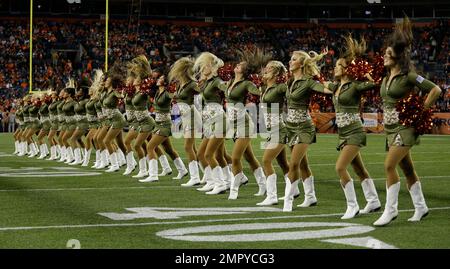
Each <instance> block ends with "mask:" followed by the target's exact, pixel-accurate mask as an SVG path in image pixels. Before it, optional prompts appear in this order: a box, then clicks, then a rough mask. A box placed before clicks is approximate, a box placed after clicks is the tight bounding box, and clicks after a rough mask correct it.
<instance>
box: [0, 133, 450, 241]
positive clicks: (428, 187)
mask: <svg viewBox="0 0 450 269" xmlns="http://www.w3.org/2000/svg"><path fill="white" fill-rule="evenodd" d="M336 139H337V137H336V135H326V134H321V135H318V139H317V143H316V144H314V145H312V146H311V147H310V149H309V153H308V155H309V161H310V165H311V169H312V171H313V173H314V175H315V182H316V194H317V197H318V200H319V205H318V206H317V207H312V208H306V209H300V208H297V207H294V211H293V212H292V213H283V212H253V213H245V214H238V215H215V216H185V217H180V218H179V219H152V218H141V219H134V220H122V221H116V220H112V219H109V218H106V217H104V216H101V215H99V214H98V213H100V212H116V213H127V212H128V211H126V210H125V208H133V207H175V208H178V207H180V208H185V207H189V208H204V207H256V205H255V204H256V203H257V202H260V201H262V199H263V198H261V197H255V196H253V194H254V193H255V192H256V191H257V186H256V182H255V179H254V176H253V173H252V172H251V171H250V169H249V167H248V164H247V163H245V161H244V172H245V174H246V175H247V176H248V177H249V179H250V183H249V184H248V185H246V186H243V187H241V189H240V192H239V198H238V200H235V201H228V200H227V197H228V193H227V194H225V195H211V196H210V195H205V194H203V193H201V192H198V191H196V190H195V188H182V187H180V186H179V184H180V183H181V182H180V181H177V180H173V179H172V176H167V177H163V178H160V181H159V182H155V183H139V182H138V181H137V180H136V179H133V178H132V177H125V176H122V175H121V174H122V172H123V168H122V169H121V171H122V172H120V173H114V174H106V173H103V172H101V173H102V174H101V175H99V176H84V177H62V176H60V177H36V176H34V175H30V176H28V177H22V178H17V177H0V205H1V213H0V248H66V243H67V241H68V240H69V239H77V240H79V241H80V242H81V248H224V249H236V248H250V249H252V248H263V249H264V248H357V247H354V246H348V245H342V244H334V243H325V242H320V240H322V239H308V240H288V241H283V240H274V241H268V242H261V241H256V242H189V241H180V240H170V239H164V238H162V237H159V236H158V235H156V233H157V232H159V231H163V230H167V229H175V228H183V227H196V226H204V225H220V224H226V225H229V224H244V223H272V222H344V221H341V220H340V215H332V216H317V217H307V218H302V217H301V216H304V215H320V214H343V213H344V211H345V207H346V204H345V197H344V194H343V191H342V189H341V188H340V185H339V181H338V178H337V176H336V173H335V170H334V163H335V161H336V158H337V156H338V152H337V151H336V150H335V146H336V142H337V141H336ZM252 143H253V149H254V152H255V154H256V156H257V158H258V159H259V160H261V159H262V154H263V150H262V149H260V147H259V143H260V140H259V139H254V140H253V141H252ZM173 144H174V145H175V147H176V149H177V150H179V153H180V154H181V155H182V156H184V154H183V152H182V149H183V146H182V144H183V140H181V139H175V140H173ZM226 146H227V150H228V152H229V153H231V150H232V146H233V144H232V141H227V144H226ZM13 150H14V144H13V140H12V136H11V135H10V134H1V135H0V174H5V173H7V172H8V170H7V169H8V168H9V169H11V168H12V169H23V168H30V167H31V168H43V169H41V170H36V172H35V175H39V174H40V173H42V172H44V171H50V170H48V169H49V167H68V166H67V165H65V164H61V163H57V162H52V161H46V160H37V159H34V158H33V159H30V158H28V157H17V156H12V155H10V154H11V153H12V152H13ZM362 156H363V159H364V161H365V163H366V167H367V169H368V170H369V172H370V174H371V175H372V177H373V178H375V179H376V181H375V185H376V187H377V190H378V193H379V196H380V199H381V202H382V204H383V205H384V202H385V194H386V192H385V181H384V170H383V161H384V157H385V152H384V136H383V135H368V147H365V148H363V150H362ZM412 157H413V160H414V161H415V167H416V170H417V173H418V175H419V176H420V178H421V180H422V186H423V190H424V194H425V198H426V201H427V204H428V207H429V208H432V209H433V208H441V209H435V210H431V211H430V215H429V216H428V217H427V218H425V219H424V220H423V221H422V222H420V223H410V222H408V221H407V219H408V218H409V217H411V216H412V214H413V211H407V212H400V214H399V217H398V219H397V220H395V221H394V222H393V223H392V224H391V225H389V226H387V227H383V228H375V230H373V231H370V232H367V233H363V234H358V235H352V236H346V237H343V238H349V237H366V236H371V237H373V238H376V239H378V240H381V241H383V242H385V243H387V244H390V245H393V246H395V247H397V248H449V247H450V240H449V238H450V229H449V228H448V227H450V226H449V224H450V136H424V137H422V139H421V145H419V146H416V147H414V148H413V150H412ZM92 159H93V158H91V162H92ZM184 161H185V163H186V162H187V160H186V159H184ZM171 165H172V169H173V170H174V172H175V167H174V166H173V164H172V163H171ZM186 165H187V163H186ZM274 165H275V167H276V170H277V173H278V194H279V196H280V195H281V194H282V193H283V192H284V182H283V180H282V178H283V177H282V172H281V170H280V169H279V168H277V165H276V163H274ZM77 168H78V169H80V171H84V172H92V171H93V169H91V168H81V167H80V166H77ZM23 171H25V170H22V172H23ZM399 172H400V171H399ZM350 173H351V174H352V175H354V173H353V171H351V169H350ZM400 174H401V172H400ZM401 175H402V174H401ZM355 178H356V177H355ZM184 181H185V180H183V182H184ZM300 189H301V190H302V188H300ZM355 189H356V193H357V196H358V201H359V204H360V207H361V208H362V207H364V205H365V201H364V196H363V192H362V189H361V187H360V183H359V181H358V180H355ZM302 200H303V198H299V199H297V200H296V201H295V205H297V204H299V203H301V201H302ZM282 206H283V204H282V202H280V203H279V204H278V205H277V206H275V207H277V208H282ZM443 207H444V208H445V207H448V208H446V209H443ZM399 209H400V210H405V209H409V210H410V209H413V205H412V201H411V198H410V196H409V193H408V191H407V189H406V185H405V180H404V178H402V186H401V190H400V197H399ZM128 213H129V212H128ZM380 214H381V212H380V213H374V214H370V215H364V216H358V217H357V218H355V219H352V220H347V221H345V223H355V224H363V225H366V226H371V224H372V223H373V222H374V221H375V220H376V219H377V218H378V217H379V216H380ZM188 221H195V222H192V223H187V222H188ZM139 223H146V224H145V225H134V226H131V225H130V226H112V227H101V226H95V225H97V224H132V225H133V224H139ZM58 225H61V226H65V227H60V228H55V227H46V226H58ZM70 225H74V226H76V225H93V226H92V227H66V226H70ZM13 227H22V228H17V229H15V230H12V229H5V228H13ZM23 227H31V228H30V229H25V228H23ZM33 227H34V228H33ZM38 227H41V228H40V229H37V228H38ZM301 229H308V230H317V229H318V228H317V227H312V228H294V229H292V228H291V229H287V230H281V229H274V230H264V231H251V230H250V231H243V232H242V233H249V234H253V233H259V232H264V233H267V232H283V231H286V232H287V231H289V232H292V231H299V230H301ZM320 229H323V228H320ZM238 233H241V232H236V231H233V232H219V233H204V234H202V235H212V234H214V235H219V234H222V235H223V234H230V235H232V234H238ZM335 238H336V237H335ZM333 239H334V238H333Z"/></svg>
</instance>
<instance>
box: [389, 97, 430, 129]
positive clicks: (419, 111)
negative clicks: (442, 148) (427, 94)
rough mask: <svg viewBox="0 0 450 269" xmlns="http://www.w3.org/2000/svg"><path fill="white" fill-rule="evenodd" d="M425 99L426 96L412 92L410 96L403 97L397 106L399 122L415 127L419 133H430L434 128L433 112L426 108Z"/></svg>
mask: <svg viewBox="0 0 450 269" xmlns="http://www.w3.org/2000/svg"><path fill="white" fill-rule="evenodd" d="M424 100H425V98H424V97H421V96H419V95H417V94H414V93H411V94H410V95H409V96H408V97H406V98H403V99H401V100H400V101H399V102H398V103H397V106H396V109H397V111H398V112H399V120H400V121H399V122H400V123H401V124H402V125H404V126H408V127H412V128H414V130H415V132H416V134H418V135H422V134H425V133H429V132H431V130H432V128H433V119H432V115H433V112H432V111H431V109H426V108H425V106H424Z"/></svg>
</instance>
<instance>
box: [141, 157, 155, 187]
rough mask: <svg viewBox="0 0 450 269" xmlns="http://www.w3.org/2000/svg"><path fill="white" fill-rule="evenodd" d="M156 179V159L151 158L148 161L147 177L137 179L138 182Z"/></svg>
mask: <svg viewBox="0 0 450 269" xmlns="http://www.w3.org/2000/svg"><path fill="white" fill-rule="evenodd" d="M158 180H159V178H158V161H157V160H156V159H151V160H149V161H148V177H147V178H145V179H141V180H139V182H154V181H158Z"/></svg>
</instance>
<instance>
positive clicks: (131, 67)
mask: <svg viewBox="0 0 450 269" xmlns="http://www.w3.org/2000/svg"><path fill="white" fill-rule="evenodd" d="M127 69H128V74H129V75H131V76H134V77H138V78H140V79H141V80H144V79H145V78H147V77H149V76H150V74H151V73H152V68H151V67H150V63H149V62H148V59H147V57H145V55H139V56H137V57H136V58H133V59H132V60H131V62H129V63H128V64H127Z"/></svg>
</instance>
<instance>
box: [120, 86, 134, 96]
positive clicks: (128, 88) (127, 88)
mask: <svg viewBox="0 0 450 269" xmlns="http://www.w3.org/2000/svg"><path fill="white" fill-rule="evenodd" d="M123 93H125V94H126V95H127V96H129V97H133V96H134V94H135V93H136V88H135V87H134V86H133V85H127V86H125V87H124V88H123Z"/></svg>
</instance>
